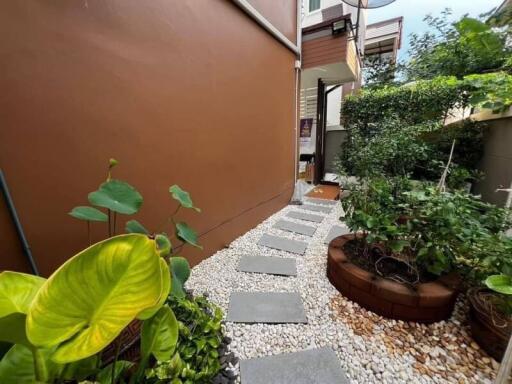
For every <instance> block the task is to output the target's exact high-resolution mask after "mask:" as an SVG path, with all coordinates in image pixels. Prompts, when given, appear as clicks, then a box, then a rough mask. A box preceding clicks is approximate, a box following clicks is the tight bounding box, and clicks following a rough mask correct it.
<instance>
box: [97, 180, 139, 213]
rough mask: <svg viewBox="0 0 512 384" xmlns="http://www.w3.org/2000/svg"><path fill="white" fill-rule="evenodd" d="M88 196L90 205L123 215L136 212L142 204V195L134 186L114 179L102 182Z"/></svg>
mask: <svg viewBox="0 0 512 384" xmlns="http://www.w3.org/2000/svg"><path fill="white" fill-rule="evenodd" d="M88 197H89V202H90V203H91V204H92V205H95V206H97V207H103V208H108V209H110V210H111V211H113V212H117V213H122V214H125V215H132V214H134V213H137V211H138V210H139V209H140V207H141V205H142V195H141V194H140V193H139V192H138V191H137V190H136V189H135V188H133V187H132V186H131V185H130V184H128V183H127V182H125V181H121V180H115V179H112V180H109V181H106V182H104V183H103V184H101V185H100V187H99V189H98V190H97V191H94V192H91V193H89V196H88Z"/></svg>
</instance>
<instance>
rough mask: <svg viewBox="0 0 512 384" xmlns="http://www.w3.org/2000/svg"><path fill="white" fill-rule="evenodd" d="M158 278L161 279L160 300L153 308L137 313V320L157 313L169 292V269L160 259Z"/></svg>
mask: <svg viewBox="0 0 512 384" xmlns="http://www.w3.org/2000/svg"><path fill="white" fill-rule="evenodd" d="M160 277H161V279H162V292H161V294H160V300H158V303H157V304H156V305H155V306H153V307H151V308H148V309H145V310H144V311H142V312H141V313H139V314H138V315H137V318H138V319H140V320H146V319H149V318H150V317H151V316H153V315H154V314H155V313H156V312H158V310H159V309H160V307H161V306H162V305H164V303H165V300H167V297H168V296H169V291H170V290H171V274H170V272H169V267H168V266H167V263H166V262H165V260H164V259H160Z"/></svg>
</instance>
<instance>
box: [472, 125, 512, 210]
mask: <svg viewBox="0 0 512 384" xmlns="http://www.w3.org/2000/svg"><path fill="white" fill-rule="evenodd" d="M487 124H488V126H489V128H488V129H487V131H486V133H485V148H484V156H483V158H482V161H481V163H480V169H481V170H482V171H483V172H484V173H485V179H484V180H482V181H481V182H479V183H477V184H476V185H475V192H476V193H478V194H481V195H482V198H483V199H484V200H485V201H488V202H491V203H494V204H497V205H503V204H504V203H505V201H506V199H507V193H506V192H495V191H496V189H497V188H500V186H505V188H508V187H509V186H510V183H511V181H512V117H506V118H500V119H495V120H488V121H487Z"/></svg>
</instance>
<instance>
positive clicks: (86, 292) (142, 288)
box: [27, 234, 170, 363]
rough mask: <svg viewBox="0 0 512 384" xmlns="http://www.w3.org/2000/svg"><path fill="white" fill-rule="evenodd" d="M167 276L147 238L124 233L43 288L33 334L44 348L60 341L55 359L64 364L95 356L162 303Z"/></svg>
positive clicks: (31, 317)
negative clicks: (129, 325)
mask: <svg viewBox="0 0 512 384" xmlns="http://www.w3.org/2000/svg"><path fill="white" fill-rule="evenodd" d="M113 260H115V264H114V268H113V267H112V265H111V264H112V261H113ZM162 269H164V271H162ZM155 276H162V277H161V278H159V279H155ZM163 279H166V280H169V279H170V274H169V270H168V268H167V265H166V264H161V263H160V258H159V255H158V253H157V249H156V243H155V241H154V240H151V239H149V238H148V237H147V236H143V235H138V234H130V235H121V236H117V237H114V238H111V239H107V240H104V241H102V242H100V243H97V244H95V245H94V246H92V247H89V248H87V249H86V250H84V251H82V252H80V253H78V254H77V255H76V256H74V257H73V258H71V259H70V260H68V261H67V262H66V263H65V264H64V265H62V266H61V267H60V268H59V269H58V270H57V271H56V272H55V273H54V274H53V275H52V276H51V277H50V278H49V279H48V280H47V281H46V282H45V283H44V285H43V286H42V287H41V289H40V290H39V292H38V294H37V296H36V298H35V300H34V301H33V302H32V304H31V307H30V310H29V313H28V316H27V334H28V338H29V340H30V341H31V342H32V344H34V345H36V346H39V347H53V346H57V345H58V347H57V349H56V351H55V352H54V354H53V356H52V358H53V360H55V361H56V362H59V363H69V362H72V361H77V360H80V359H83V358H86V357H89V356H91V355H93V354H95V353H98V352H99V351H101V350H102V349H103V348H105V347H106V346H107V345H108V344H110V343H111V342H112V341H113V340H114V339H115V338H116V337H117V336H118V335H119V334H120V333H121V331H122V330H123V329H124V327H126V326H127V325H128V324H129V323H130V322H131V321H132V320H134V319H135V318H136V317H138V316H139V315H140V314H141V313H142V312H143V311H144V310H148V309H152V308H154V307H156V306H158V305H159V304H160V301H161V298H162V296H164V297H166V296H167V294H168V291H167V292H165V291H164V290H165V289H166V288H167V289H168V288H169V286H170V284H168V283H166V282H165V281H164V280H163ZM133 287H137V288H136V290H134V289H133ZM70 291H72V292H73V293H74V294H73V295H70V294H69V292H70ZM160 305H161V304H160Z"/></svg>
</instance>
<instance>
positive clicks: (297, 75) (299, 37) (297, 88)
mask: <svg viewBox="0 0 512 384" xmlns="http://www.w3.org/2000/svg"><path fill="white" fill-rule="evenodd" d="M296 41H297V48H298V50H299V53H298V57H297V60H295V146H294V147H295V163H294V166H295V170H294V184H293V185H297V181H298V179H299V121H300V110H299V109H300V71H301V67H302V63H301V60H302V0H297V38H296Z"/></svg>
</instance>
